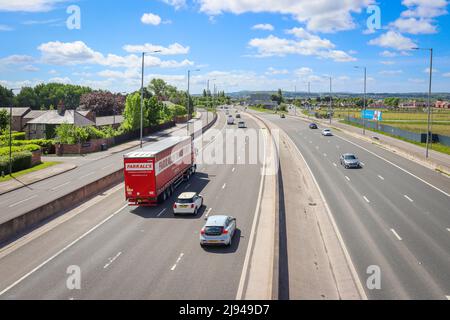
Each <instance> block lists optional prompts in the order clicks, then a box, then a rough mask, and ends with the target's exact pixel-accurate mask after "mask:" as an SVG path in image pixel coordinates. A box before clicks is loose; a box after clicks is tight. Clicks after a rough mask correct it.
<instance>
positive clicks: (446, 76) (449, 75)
mask: <svg viewBox="0 0 450 320" xmlns="http://www.w3.org/2000/svg"><path fill="white" fill-rule="evenodd" d="M442 76H443V77H445V78H450V72H447V73H444V74H443V75H442Z"/></svg>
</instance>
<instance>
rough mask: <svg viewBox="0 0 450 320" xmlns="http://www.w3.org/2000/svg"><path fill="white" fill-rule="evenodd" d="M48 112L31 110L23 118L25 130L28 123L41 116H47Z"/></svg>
mask: <svg viewBox="0 0 450 320" xmlns="http://www.w3.org/2000/svg"><path fill="white" fill-rule="evenodd" d="M47 112H48V111H47V110H31V111H30V112H28V113H27V114H26V115H25V116H24V117H23V118H22V119H23V120H22V121H23V126H24V129H25V128H26V126H27V123H28V122H30V121H31V120H34V119H36V118H39V117H40V116H42V115H43V114H45V113H47Z"/></svg>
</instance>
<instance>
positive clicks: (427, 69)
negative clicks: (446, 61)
mask: <svg viewBox="0 0 450 320" xmlns="http://www.w3.org/2000/svg"><path fill="white" fill-rule="evenodd" d="M423 72H425V73H430V68H425V70H423ZM433 73H439V70H438V69H435V68H433Z"/></svg>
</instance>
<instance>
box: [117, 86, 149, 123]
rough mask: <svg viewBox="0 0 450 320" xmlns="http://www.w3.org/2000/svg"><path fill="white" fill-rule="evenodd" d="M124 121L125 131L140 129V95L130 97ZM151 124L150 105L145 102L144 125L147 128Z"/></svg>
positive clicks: (126, 105)
mask: <svg viewBox="0 0 450 320" xmlns="http://www.w3.org/2000/svg"><path fill="white" fill-rule="evenodd" d="M123 116H124V121H123V123H122V126H121V128H122V129H123V130H124V131H131V130H136V129H138V128H140V125H141V96H140V94H139V93H137V92H136V93H134V94H131V95H128V97H127V100H126V103H125V110H124V112H123ZM148 123H149V113H148V104H147V103H145V100H144V108H143V125H144V127H147V126H148Z"/></svg>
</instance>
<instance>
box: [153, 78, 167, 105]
mask: <svg viewBox="0 0 450 320" xmlns="http://www.w3.org/2000/svg"><path fill="white" fill-rule="evenodd" d="M148 89H149V90H150V92H151V93H153V94H154V95H155V96H156V98H157V99H158V100H159V101H166V100H167V99H168V95H169V92H168V86H167V83H166V82H165V81H164V80H163V79H152V81H151V82H150V84H149V85H148Z"/></svg>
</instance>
